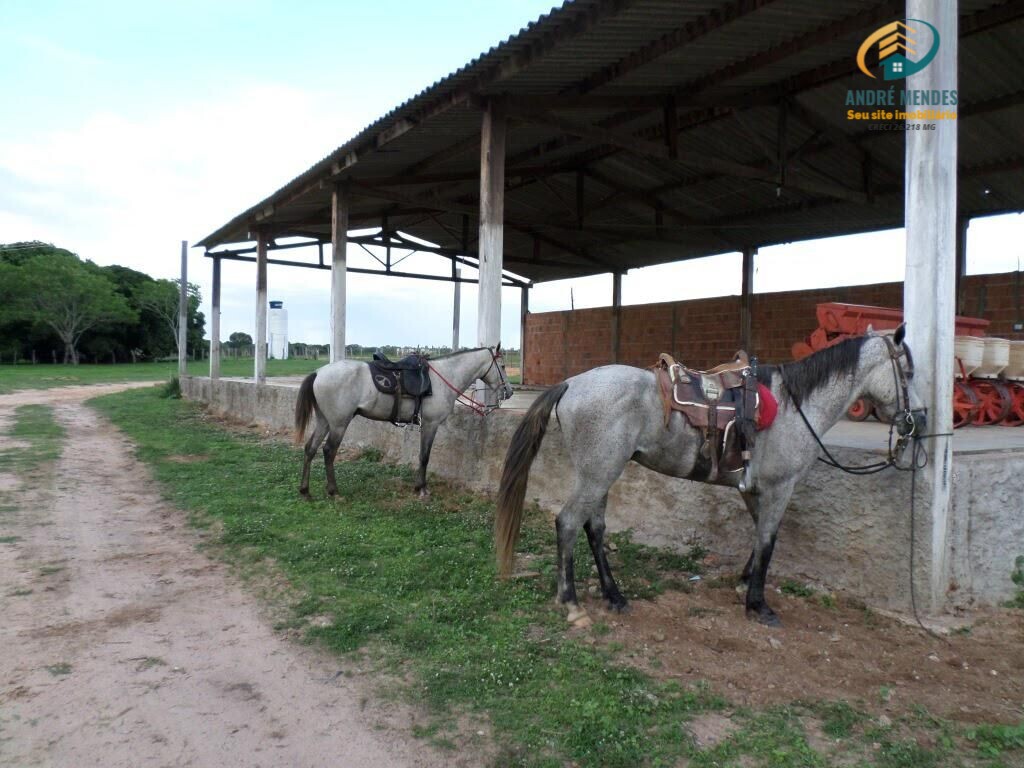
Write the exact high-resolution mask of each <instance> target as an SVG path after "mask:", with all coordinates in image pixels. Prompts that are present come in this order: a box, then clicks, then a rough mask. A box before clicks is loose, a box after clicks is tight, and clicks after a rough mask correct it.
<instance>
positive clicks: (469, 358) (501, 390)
mask: <svg viewBox="0 0 1024 768" xmlns="http://www.w3.org/2000/svg"><path fill="white" fill-rule="evenodd" d="M427 362H428V364H429V376H430V382H431V390H432V392H433V394H431V395H430V396H429V397H425V398H424V399H423V405H422V407H421V409H420V413H419V417H420V467H419V473H418V475H417V480H416V490H417V491H418V492H419V495H420V496H421V497H425V496H427V495H429V491H428V490H427V462H428V461H430V449H431V447H432V446H433V444H434V437H435V436H436V435H437V428H438V427H440V426H441V424H443V423H444V421H445V419H447V418H448V417H449V416H450V415H451V412H452V410H453V409H454V408H455V402H456V400H458V399H459V398H460V397H462V393H463V392H464V391H465V390H466V388H467V387H468V386H469V385H470V384H472V383H473V382H474V381H476V380H477V379H481V380H482V381H483V382H484V384H485V385H486V386H487V388H488V389H490V390H492V391H494V392H495V393H496V394H497V398H498V400H507V399H508V398H510V397H512V385H511V384H509V381H508V376H507V375H506V374H505V361H504V359H503V358H502V356H501V344H499V345H498V346H497V347H481V348H479V349H468V350H464V351H462V352H454V353H452V354H450V355H445V356H443V357H436V358H430V359H428V360H427ZM394 403H395V396H394V395H388V394H384V393H383V392H380V391H378V389H377V387H376V386H374V383H373V379H372V377H371V374H370V366H369V365H367V364H366V363H365V362H361V361H358V360H339V361H338V362H336V363H331V364H330V365H325V366H324V367H323V368H320V369H319V370H317V371H314V372H313V373H311V374H309V375H308V376H307V377H306V378H305V379H304V380H303V382H302V385H301V386H300V387H299V397H298V400H297V401H296V403H295V441H296V442H301V441H302V438H303V437H304V436H305V433H306V426H307V424H308V423H309V417H310V416H311V415H312V414H313V413H316V424H315V426H314V428H313V433H312V434H311V435H310V436H309V439H308V440H307V441H306V449H305V460H304V462H303V464H302V480H301V482H300V483H299V493H301V494H302V495H303V496H308V495H309V467H310V464H311V463H312V461H313V459H314V457H315V456H316V451H317V448H319V447H320V444H321V443H324V439H325V438H326V441H327V442H326V443H324V463H325V464H326V465H327V493H328V495H331V496H334V495H335V494H336V493H337V492H338V482H337V480H336V479H335V476H334V459H335V457H336V456H337V455H338V448H339V446H340V445H341V441H342V438H344V437H345V430H346V429H348V425H349V422H351V421H352V419H353V418H354V417H356V416H362V417H363V418H367V419H373V420H374V421H390V420H391V419H392V408H393V406H394ZM471 405H473V403H472V402H471ZM473 407H474V408H477V409H478V411H479V412H481V413H482V412H483V411H484V410H486V409H484V408H483V407H482V405H481V404H479V403H477V404H475V405H473ZM414 408H415V406H414V403H413V400H412V398H403V400H402V403H401V405H400V408H399V410H398V414H397V420H398V421H399V422H400V423H401V422H410V421H411V420H412V418H413V411H414Z"/></svg>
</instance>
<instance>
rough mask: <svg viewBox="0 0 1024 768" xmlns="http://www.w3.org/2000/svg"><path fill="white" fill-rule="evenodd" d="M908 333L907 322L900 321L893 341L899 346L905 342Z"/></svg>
mask: <svg viewBox="0 0 1024 768" xmlns="http://www.w3.org/2000/svg"><path fill="white" fill-rule="evenodd" d="M906 335H907V324H906V323H900V327H899V328H897V329H896V333H894V334H893V337H892V343H893V344H895V345H896V346H897V347H898V346H899V345H900V344H902V343H903V339H904V337H905V336H906Z"/></svg>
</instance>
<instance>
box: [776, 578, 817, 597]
mask: <svg viewBox="0 0 1024 768" xmlns="http://www.w3.org/2000/svg"><path fill="white" fill-rule="evenodd" d="M779 589H781V590H782V594H784V595H792V596H793V597H811V596H812V595H813V594H814V590H813V589H811V588H810V587H808V586H805V585H803V584H800V583H799V582H796V581H793V580H792V579H786V580H785V581H783V582H782V586H781V587H779Z"/></svg>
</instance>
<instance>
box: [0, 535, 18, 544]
mask: <svg viewBox="0 0 1024 768" xmlns="http://www.w3.org/2000/svg"><path fill="white" fill-rule="evenodd" d="M19 541H21V536H0V544H16V543H17V542H19Z"/></svg>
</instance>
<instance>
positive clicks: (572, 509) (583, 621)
mask: <svg viewBox="0 0 1024 768" xmlns="http://www.w3.org/2000/svg"><path fill="white" fill-rule="evenodd" d="M577 510H578V507H577V505H576V504H575V503H573V501H572V500H570V501H569V502H568V503H567V504H566V505H565V506H564V507H562V511H561V512H559V513H558V517H556V518H555V538H556V540H557V541H558V598H557V600H558V602H559V603H560V604H562V605H567V606H569V614H568V619H569V622H570V623H572V624H576V625H577V626H581V627H585V626H588V625H589V624H590V619H589V617H588V616H587V612H586V611H585V610H583V609H582V608H581V607H580V602H579V600H578V599H577V597H576V568H575V565H574V563H573V550H574V549H575V548H576V537H577V536H579V533H580V516H579V514H578V512H577Z"/></svg>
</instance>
